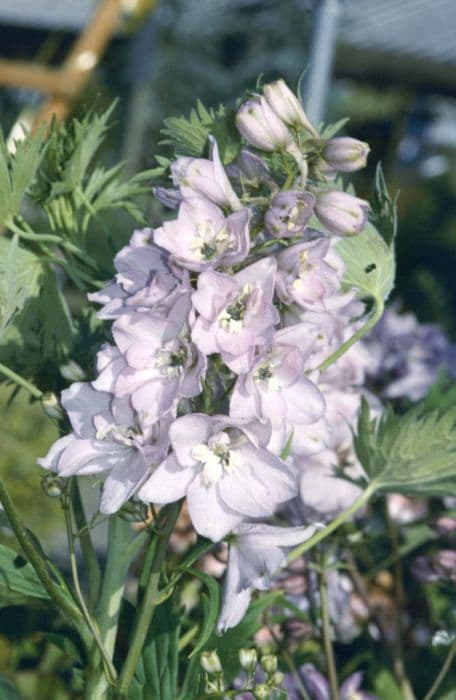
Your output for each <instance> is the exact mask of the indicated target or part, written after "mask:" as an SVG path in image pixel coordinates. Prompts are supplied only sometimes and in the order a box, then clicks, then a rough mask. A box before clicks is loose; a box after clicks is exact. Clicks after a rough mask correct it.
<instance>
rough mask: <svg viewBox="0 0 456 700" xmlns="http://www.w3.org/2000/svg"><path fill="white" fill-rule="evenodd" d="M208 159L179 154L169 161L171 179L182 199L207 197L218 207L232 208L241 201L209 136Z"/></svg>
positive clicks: (238, 205)
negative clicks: (171, 161) (178, 189)
mask: <svg viewBox="0 0 456 700" xmlns="http://www.w3.org/2000/svg"><path fill="white" fill-rule="evenodd" d="M209 140H210V143H211V147H210V156H211V160H207V159H206V158H188V157H184V156H181V157H180V158H177V160H175V161H174V163H173V164H172V165H171V173H172V177H173V182H174V184H175V185H178V186H179V188H180V192H181V193H182V196H183V198H184V199H189V198H192V197H194V196H195V195H197V196H200V197H203V198H205V199H208V200H209V201H210V202H212V203H213V204H217V206H219V207H221V208H222V209H224V210H225V209H232V210H233V211H236V210H238V209H242V204H241V202H240V201H239V198H238V196H237V194H236V193H235V191H234V190H233V188H232V186H231V183H230V181H229V179H228V177H227V174H226V172H225V169H224V167H223V164H222V161H221V160H220V155H219V151H218V146H217V142H216V140H215V139H214V138H213V137H212V136H210V137H209Z"/></svg>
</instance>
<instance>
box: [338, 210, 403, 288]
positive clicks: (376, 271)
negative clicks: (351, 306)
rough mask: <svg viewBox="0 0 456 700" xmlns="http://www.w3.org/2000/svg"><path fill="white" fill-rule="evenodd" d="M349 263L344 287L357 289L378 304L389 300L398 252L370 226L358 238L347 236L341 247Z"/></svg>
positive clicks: (339, 244) (341, 253) (341, 252)
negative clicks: (395, 255) (395, 257)
mask: <svg viewBox="0 0 456 700" xmlns="http://www.w3.org/2000/svg"><path fill="white" fill-rule="evenodd" d="M337 251H338V253H339V254H340V255H341V256H342V259H343V261H344V263H345V274H344V278H343V284H344V286H345V287H347V288H349V289H350V288H352V287H356V288H357V289H359V290H360V292H361V294H362V295H364V296H367V297H370V298H373V299H375V300H377V301H382V302H383V300H385V299H387V298H388V296H389V295H390V293H391V290H392V289H393V285H394V275H395V270H396V268H395V260H394V251H393V249H392V248H391V247H390V246H388V245H387V243H386V242H385V241H384V239H383V238H382V237H381V236H380V234H379V233H378V231H377V229H376V228H375V226H373V225H372V224H371V223H368V224H367V226H366V227H365V229H364V230H363V231H362V232H361V233H360V234H358V235H356V236H346V237H345V238H343V239H342V240H341V241H340V243H338V245H337Z"/></svg>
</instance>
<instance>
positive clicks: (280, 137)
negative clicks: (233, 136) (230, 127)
mask: <svg viewBox="0 0 456 700" xmlns="http://www.w3.org/2000/svg"><path fill="white" fill-rule="evenodd" d="M236 124H237V128H238V130H239V132H240V134H241V135H242V136H243V137H244V138H245V140H246V141H248V142H249V143H251V144H252V146H255V148H259V149H261V150H263V151H276V150H278V149H280V148H285V147H286V146H287V145H288V144H290V143H291V141H292V139H291V134H290V132H289V131H288V129H287V127H286V126H285V124H284V123H283V122H282V121H281V120H280V119H279V117H278V116H277V115H276V114H275V113H274V112H273V110H272V109H271V108H270V106H269V105H268V103H267V102H266V100H265V99H264V97H259V98H258V99H256V100H248V101H247V102H244V104H243V105H241V107H240V108H239V110H238V113H237V115H236Z"/></svg>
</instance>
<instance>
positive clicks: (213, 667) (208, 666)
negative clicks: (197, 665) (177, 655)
mask: <svg viewBox="0 0 456 700" xmlns="http://www.w3.org/2000/svg"><path fill="white" fill-rule="evenodd" d="M201 666H202V667H203V669H204V670H205V671H206V673H222V664H221V662H220V658H219V655H218V654H217V652H216V651H215V650H213V651H203V653H202V654H201Z"/></svg>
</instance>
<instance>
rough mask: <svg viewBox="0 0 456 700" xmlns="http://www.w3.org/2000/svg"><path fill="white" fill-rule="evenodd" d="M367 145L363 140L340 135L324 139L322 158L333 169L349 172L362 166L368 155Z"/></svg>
mask: <svg viewBox="0 0 456 700" xmlns="http://www.w3.org/2000/svg"><path fill="white" fill-rule="evenodd" d="M369 150H370V149H369V146H368V144H367V143H364V141H358V139H352V138H350V137H348V136H340V137H337V138H335V139H329V141H326V143H325V145H324V147H323V154H322V155H323V158H324V159H325V161H326V162H327V163H328V165H329V166H330V167H331V168H334V170H339V171H340V172H343V173H351V172H353V171H354V170H359V169H360V168H364V166H365V165H366V162H367V156H368V155H369Z"/></svg>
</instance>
